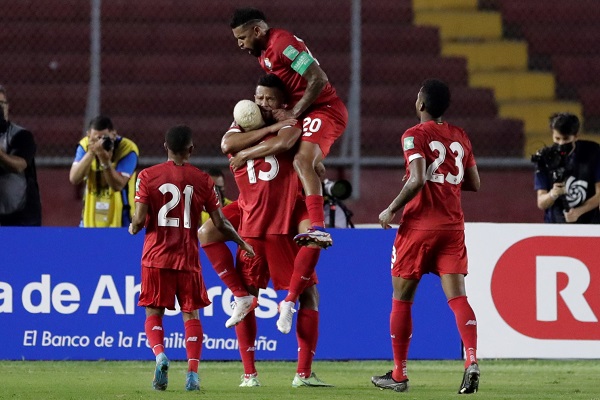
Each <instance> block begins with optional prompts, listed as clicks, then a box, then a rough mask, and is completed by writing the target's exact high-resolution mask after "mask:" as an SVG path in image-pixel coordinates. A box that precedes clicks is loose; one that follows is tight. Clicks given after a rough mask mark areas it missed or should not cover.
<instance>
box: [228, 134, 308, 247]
mask: <svg viewBox="0 0 600 400" xmlns="http://www.w3.org/2000/svg"><path fill="white" fill-rule="evenodd" d="M297 126H298V125H297ZM229 131H230V132H231V131H238V132H242V130H241V128H240V127H239V126H232V127H231V128H230V129H229ZM273 137H274V136H273V135H271V136H268V137H267V138H265V140H269V139H270V138H273ZM295 153H296V147H294V148H292V149H290V150H288V151H286V152H283V153H280V154H277V155H276V156H267V157H264V158H257V159H255V160H248V161H247V162H246V167H242V168H238V169H236V170H233V169H232V172H233V175H234V177H235V182H236V183H237V186H238V188H239V191H240V195H239V197H238V204H239V207H240V210H241V214H242V215H241V221H240V226H239V230H238V232H239V234H240V235H241V236H243V237H264V236H265V235H282V234H289V233H292V232H295V231H296V230H297V228H298V227H297V221H294V209H295V205H296V202H297V201H298V200H302V199H301V197H302V185H301V184H300V180H299V179H298V175H297V174H296V171H295V170H294V166H293V161H294V155H295Z"/></svg>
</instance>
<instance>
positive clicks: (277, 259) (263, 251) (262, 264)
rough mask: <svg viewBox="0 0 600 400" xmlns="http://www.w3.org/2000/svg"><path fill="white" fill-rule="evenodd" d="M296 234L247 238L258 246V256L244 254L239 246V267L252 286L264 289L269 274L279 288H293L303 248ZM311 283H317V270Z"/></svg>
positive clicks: (274, 284) (274, 286) (256, 251)
mask: <svg viewBox="0 0 600 400" xmlns="http://www.w3.org/2000/svg"><path fill="white" fill-rule="evenodd" d="M293 237H294V236H293V235H267V236H266V237H263V238H244V240H246V241H247V242H248V243H250V245H252V247H253V248H254V252H255V254H256V255H255V256H254V257H252V258H247V257H241V256H240V251H239V250H238V254H237V261H236V268H237V270H238V272H239V274H240V276H241V277H242V281H243V282H244V283H245V284H246V285H248V286H254V287H257V288H260V289H264V288H266V287H267V284H268V283H269V278H271V280H272V281H273V288H274V289H275V290H286V289H288V288H289V285H290V280H291V279H292V274H293V272H294V260H295V258H296V255H297V254H298V251H299V250H300V248H299V247H298V245H297V244H296V243H295V242H294V240H293ZM310 282H311V285H312V284H317V283H318V280H317V274H316V272H313V274H312V276H311V278H310Z"/></svg>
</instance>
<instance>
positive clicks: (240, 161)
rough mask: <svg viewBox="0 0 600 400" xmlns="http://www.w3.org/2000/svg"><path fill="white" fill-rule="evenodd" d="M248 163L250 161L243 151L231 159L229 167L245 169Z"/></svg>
mask: <svg viewBox="0 0 600 400" xmlns="http://www.w3.org/2000/svg"><path fill="white" fill-rule="evenodd" d="M246 161H248V160H246V157H245V153H244V150H242V151H238V152H237V154H236V155H234V156H233V157H231V158H230V159H229V165H230V166H231V168H233V169H238V168H241V167H243V166H244V165H245V164H246Z"/></svg>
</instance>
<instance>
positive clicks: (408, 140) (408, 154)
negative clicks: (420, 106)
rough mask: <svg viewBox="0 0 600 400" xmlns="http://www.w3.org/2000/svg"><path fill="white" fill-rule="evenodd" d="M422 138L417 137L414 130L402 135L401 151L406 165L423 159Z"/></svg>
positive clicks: (421, 136)
mask: <svg viewBox="0 0 600 400" xmlns="http://www.w3.org/2000/svg"><path fill="white" fill-rule="evenodd" d="M422 138H423V135H419V134H418V131H417V130H416V129H409V130H407V131H406V132H404V134H403V135H402V150H403V151H404V159H405V160H406V162H407V163H408V164H410V162H411V161H412V160H414V159H417V158H424V157H425V155H424V153H423V139H422Z"/></svg>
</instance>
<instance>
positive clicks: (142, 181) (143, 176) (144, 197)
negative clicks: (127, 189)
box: [135, 170, 149, 204]
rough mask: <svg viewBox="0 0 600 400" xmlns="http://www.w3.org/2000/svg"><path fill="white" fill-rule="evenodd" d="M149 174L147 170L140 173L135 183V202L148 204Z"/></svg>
mask: <svg viewBox="0 0 600 400" xmlns="http://www.w3.org/2000/svg"><path fill="white" fill-rule="evenodd" d="M147 180H148V173H147V171H146V170H143V171H142V172H140V174H139V175H138V177H137V180H136V181H135V201H136V202H138V203H144V204H148V203H149V199H148V186H147V185H148V182H147Z"/></svg>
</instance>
